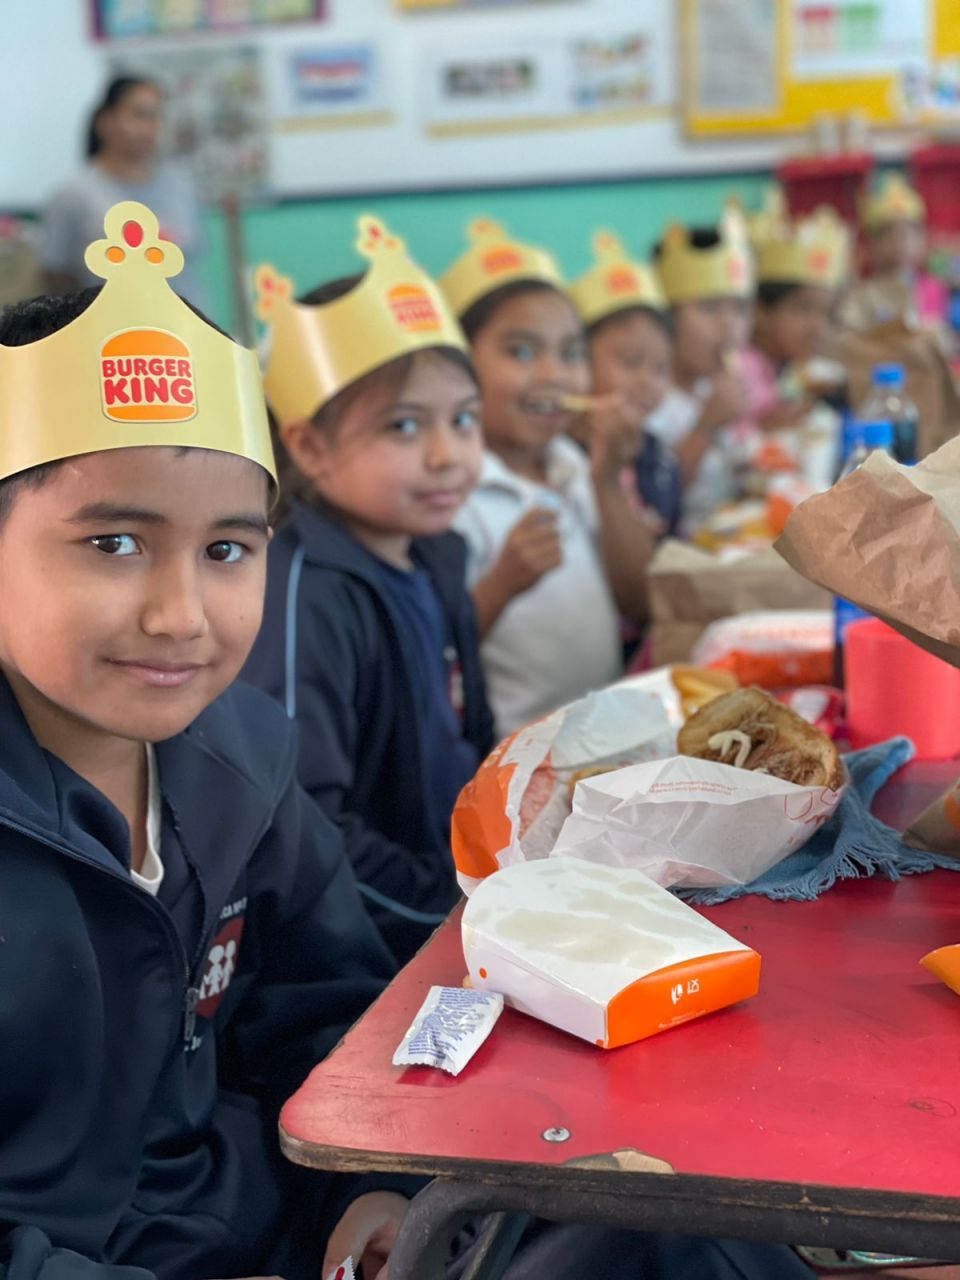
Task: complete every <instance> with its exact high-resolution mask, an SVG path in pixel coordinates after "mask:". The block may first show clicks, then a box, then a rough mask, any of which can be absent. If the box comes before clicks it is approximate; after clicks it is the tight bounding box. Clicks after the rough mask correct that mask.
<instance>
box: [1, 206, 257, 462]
mask: <svg viewBox="0 0 960 1280" xmlns="http://www.w3.org/2000/svg"><path fill="white" fill-rule="evenodd" d="M103 225H104V231H105V232H106V239H104V240H95V241H94V243H93V244H91V245H90V246H89V248H88V249H87V252H86V255H85V261H86V264H87V267H88V268H89V269H90V271H92V272H93V274H94V275H97V276H102V277H103V278H104V279H105V280H106V282H107V283H106V284H105V285H104V287H103V288H102V290H101V291H100V293H99V294H98V295H97V297H96V298H95V299H94V301H93V302H92V303H91V304H90V306H89V307H88V308H87V309H86V311H84V312H83V313H82V314H81V315H79V316H78V317H77V318H76V320H74V321H73V323H72V324H69V325H67V326H66V328H64V329H60V330H58V331H57V332H56V333H52V334H50V335H49V337H46V338H40V339H39V340H38V341H37V342H31V343H29V344H28V345H27V346H22V347H6V346H3V345H0V413H2V415H3V432H2V434H0V479H5V478H6V477H7V476H12V475H16V474H17V472H19V471H25V470H26V469H27V468H28V467H36V466H40V465H41V464H42V463H45V462H56V461H59V460H60V459H62V458H72V457H76V456H78V455H79V454H84V453H98V452H100V451H101V450H104V449H126V448H132V447H135V446H140V445H174V446H184V445H186V446H192V447H194V448H202V449H216V450H219V451H220V452H222V453H234V454H238V455H239V456H240V457H243V458H249V459H250V460H251V461H252V462H256V463H258V464H259V465H260V466H261V467H263V468H264V470H265V471H267V472H268V473H269V474H270V476H272V477H274V478H276V472H275V470H274V462H273V449H272V447H271V444H270V430H269V426H268V423H267V414H266V408H265V405H264V401H263V387H262V385H261V382H260V369H259V364H258V361H257V356H256V352H254V351H248V350H247V349H246V348H244V347H240V346H238V345H237V344H236V343H235V342H233V341H232V340H231V339H230V338H228V337H226V336H225V335H224V334H221V333H218V332H217V330H216V329H214V328H213V327H212V326H211V325H209V324H208V323H207V322H206V321H205V320H204V319H202V318H201V317H200V316H198V315H197V314H196V313H195V312H193V311H192V310H191V309H190V307H188V306H187V304H186V303H185V302H183V301H182V300H181V299H180V298H178V297H177V295H176V294H175V293H174V292H173V290H172V289H171V287H170V285H169V284H168V283H167V281H168V279H169V277H171V276H175V275H177V274H178V273H179V272H180V271H181V270H182V269H183V254H182V253H181V251H180V249H179V248H178V247H177V246H176V245H175V244H173V243H172V242H171V241H169V240H162V239H161V238H160V232H159V228H158V225H157V219H156V217H155V216H154V214H153V213H152V212H151V211H150V210H149V209H147V208H146V207H145V206H144V205H142V204H138V203H136V202H135V201H133V200H125V201H123V202H122V203H120V204H115V205H114V206H113V208H112V209H110V210H109V212H108V213H107V214H106V217H105V218H104V223H103Z"/></svg>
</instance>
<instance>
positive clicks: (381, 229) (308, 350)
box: [254, 215, 467, 423]
mask: <svg viewBox="0 0 960 1280" xmlns="http://www.w3.org/2000/svg"><path fill="white" fill-rule="evenodd" d="M357 229H358V232H359V234H358V238H357V242H356V247H357V250H358V252H359V253H361V254H362V255H363V256H364V257H365V258H368V259H369V261H370V267H369V269H368V271H367V272H366V274H365V275H364V277H363V279H362V280H360V281H359V282H358V284H357V285H356V287H355V288H353V289H351V290H350V292H349V293H345V294H344V295H343V297H340V298H336V299H334V301H332V302H324V303H319V304H317V305H315V306H311V305H308V304H305V303H298V302H296V301H295V300H294V297H293V285H292V284H291V282H290V280H288V279H287V278H286V277H285V276H280V275H277V273H276V271H274V269H273V267H271V266H268V265H266V264H264V265H263V266H260V267H258V268H257V270H256V273H255V275H254V284H255V286H256V290H257V299H258V301H257V314H258V315H259V317H260V319H261V320H264V321H266V322H268V323H269V325H270V329H271V332H270V355H269V359H268V363H267V371H266V374H265V375H264V386H265V387H266V391H267V399H268V400H269V402H270V407H271V409H272V410H273V412H274V413H275V414H276V416H277V418H278V420H279V421H280V422H281V423H288V422H297V421H303V420H306V419H309V418H312V417H313V415H314V414H315V413H316V412H317V410H318V409H320V408H322V407H323V405H325V404H327V402H328V401H330V400H332V399H333V397H334V396H335V395H336V394H337V392H338V391H342V390H343V389H344V387H347V386H349V385H350V384H351V383H352V382H356V381H357V379H358V378H362V377H363V375H364V374H366V373H370V372H372V371H373V370H374V369H379V368H380V367H381V366H382V365H385V364H389V362H390V361H391V360H396V359H398V358H399V357H401V356H406V355H412V354H413V353H415V352H417V351H423V350H425V349H426V348H428V347H454V348H456V349H457V350H458V351H466V350H467V342H466V339H465V338H464V336H463V333H462V331H461V329H460V326H459V325H458V324H457V322H456V320H455V319H454V317H453V316H452V315H451V314H450V310H449V308H448V307H447V304H446V302H445V301H444V298H443V296H442V294H441V293H440V290H439V289H438V288H437V285H436V284H435V283H434V281H433V280H431V279H430V277H429V276H428V275H427V274H426V272H425V271H423V270H422V269H421V268H420V267H418V266H417V265H416V263H414V262H411V260H410V259H409V258H408V257H407V251H406V246H405V244H404V242H403V241H402V240H401V239H400V238H399V236H395V235H392V234H391V233H390V232H389V231H388V230H387V228H386V227H385V226H384V225H383V223H382V222H381V221H380V220H379V219H378V218H374V217H371V216H370V215H364V216H363V217H361V218H360V219H359V220H358V222H357Z"/></svg>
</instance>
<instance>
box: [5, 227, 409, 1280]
mask: <svg viewBox="0 0 960 1280" xmlns="http://www.w3.org/2000/svg"><path fill="white" fill-rule="evenodd" d="M106 232H107V238H106V239H105V240H102V241H98V242H96V243H95V244H93V245H91V246H90V248H89V250H88V251H87V262H88V265H89V266H90V268H91V270H93V271H95V272H96V273H97V274H99V275H101V276H103V277H105V278H106V279H107V281H108V283H107V284H106V285H105V286H104V287H103V288H102V289H100V290H88V291H87V292H86V293H85V294H80V295H77V296H75V297H72V298H60V299H52V298H40V299H35V300H34V301H32V302H29V303H23V304H21V305H20V306H18V307H15V308H11V309H10V310H8V311H7V312H6V313H5V314H4V316H3V317H2V319H0V413H2V422H3V430H2V432H0V581H2V584H3V609H2V611H0V709H2V710H0V714H2V724H3V733H2V734H0V828H2V832H0V841H2V845H0V848H2V857H0V944H2V945H0V956H2V963H3V975H4V976H3V982H2V994H0V1046H2V1048H0V1054H2V1060H0V1061H2V1065H0V1223H2V1224H3V1227H2V1230H0V1263H5V1264H6V1266H5V1268H4V1267H3V1266H0V1272H3V1274H5V1275H7V1276H8V1277H10V1278H11V1280H12V1278H13V1277H17V1280H20V1278H21V1277H22V1278H25V1280H26V1278H29V1280H32V1278H33V1277H38V1278H39V1277H42V1280H60V1278H61V1277H67V1276H69V1277H71V1278H76V1280H80V1278H81V1277H84V1278H85V1277H89V1278H90V1280H108V1278H109V1280H121V1278H122V1280H148V1277H150V1276H164V1277H190V1278H191V1280H201V1278H202V1277H217V1276H219V1277H225V1276H252V1275H255V1274H256V1275H262V1274H266V1273H268V1272H269V1273H272V1272H278V1273H280V1274H282V1275H283V1276H284V1277H285V1280H299V1278H300V1277H304V1278H306V1277H308V1276H309V1277H311V1278H315V1277H317V1276H320V1275H324V1274H326V1269H327V1267H328V1266H329V1265H331V1264H335V1263H337V1262H339V1261H341V1260H342V1258H343V1257H344V1256H345V1255H346V1254H347V1253H352V1254H353V1255H354V1256H355V1257H356V1258H357V1259H358V1261H359V1259H360V1257H361V1256H362V1255H364V1254H366V1261H367V1265H368V1269H369V1270H368V1273H369V1274H370V1275H372V1276H373V1275H376V1273H377V1271H378V1270H379V1267H380V1264H381V1262H383V1261H385V1258H386V1255H387V1253H388V1251H389V1247H390V1243H391V1240H392V1235H393V1233H394V1231H395V1228H396V1224H397V1222H398V1220H399V1217H400V1215H401V1214H402V1210H403V1208H404V1205H405V1201H404V1200H403V1199H402V1198H401V1197H400V1196H399V1195H395V1194H393V1193H392V1192H389V1191H384V1190H375V1189H373V1188H371V1186H370V1185H369V1184H364V1183H363V1182H361V1181H360V1180H358V1179H351V1178H340V1177H332V1176H331V1177H324V1176H322V1175H321V1176H319V1177H318V1176H317V1175H307V1174H305V1173H304V1172H303V1171H300V1170H296V1169H295V1168H294V1167H293V1166H292V1165H289V1164H287V1163H286V1162H285V1161H284V1160H283V1159H282V1157H281V1155H280V1152H279V1150H278V1144H277V1136H276V1123H277V1115H278V1111H279V1107H280V1105H281V1103H282V1102H283V1101H284V1099H285V1098H286V1097H287V1096H288V1095H289V1094H290V1092H291V1091H292V1090H293V1089H294V1088H296V1086H297V1085H298V1084H299V1083H300V1081H301V1080H302V1079H303V1077H304V1076H305V1075H306V1073H307V1072H308V1071H309V1070H310V1069H311V1067H312V1066H313V1065H314V1064H315V1063H316V1062H317V1061H318V1060H319V1059H320V1058H321V1057H322V1056H323V1055H324V1054H325V1053H326V1052H327V1051H328V1050H329V1049H330V1048H331V1047H332V1045H333V1044H334V1043H335V1042H336V1040H337V1038H338V1037H339V1035H340V1034H341V1032H342V1030H343V1029H344V1028H345V1027H346V1026H348V1025H349V1024H350V1023H351V1021H352V1020H353V1019H354V1018H355V1017H357V1016H358V1015H359V1014H360V1013H361V1012H362V1010H363V1009H364V1008H365V1007H366V1006H367V1005H368V1004H369V1003H370V1001H371V1000H372V999H373V998H374V997H375V996H376V995H377V993H378V992H379V990H380V989H381V987H382V985H383V982H384V979H385V978H386V977H387V976H388V974H389V970H390V962H389V959H388V957H387V955H386V953H385V952H384V950H383V948H382V946H381V944H380V942H379V939H378V938H377V936H376V934H375V932H374V931H373V929H372V927H371V925H370V924H369V922H368V920H367V917H366V913H365V912H364V910H363V907H362V905H361V904H360V901H359V899H358V897H357V893H356V889H355V886H354V882H353V879H352V876H351V873H350V869H349V866H348V864H347V863H346V861H345V859H344V856H343V853H342V849H341V844H340V840H339V837H338V835H337V834H336V833H335V832H334V830H333V828H332V827H331V826H330V825H329V824H328V823H327V821H326V819H325V818H324V817H323V816H322V814H320V813H319V812H318V810H317V809H316V808H315V807H314V806H313V805H312V804H311V802H310V801H309V800H307V799H306V797H305V796H304V795H303V793H302V792H301V791H300V790H299V788H298V786H297V784H296V751H295V745H294V736H293V732H292V731H291V729H290V727H289V726H288V723H287V720H286V717H285V716H284V715H283V712H282V710H281V709H280V708H278V707H277V706H276V705H275V704H274V703H273V702H271V701H270V700H269V699H267V698H265V697H263V696H262V695H260V694H259V693H257V692H256V691H254V690H252V689H249V688H247V687H246V686H244V685H240V684H237V685H234V686H233V687H231V688H228V686H230V685H231V683H232V681H233V679H234V677H235V676H236V674H237V672H238V671H239V669H240V667H241V666H242V664H243V662H244V660H245V659H246V656H247V653H248V651H249V649H250V646H251V645H252V643H253V639H254V637H255V635H256V631H257V628H258V626H259V623H260V616H261V611H262V603H263V591H264V570H265V561H266V546H267V540H268V525H267V514H268V508H269V504H270V502H271V500H272V490H273V485H274V480H273V459H272V454H271V450H270V443H269V432H268V428H267V421H266V414H265V410H264V406H263V400H262V394H261V390H260V383H259V374H258V370H257V365H256V358H255V356H254V354H253V353H252V352H248V351H244V350H243V349H241V348H239V347H237V346H236V345H235V344H234V343H232V342H231V341H230V340H229V339H228V338H227V337H226V336H224V335H221V334H219V333H218V332H217V331H216V330H214V329H213V328H212V327H211V326H210V325H208V324H207V323H206V322H205V321H204V320H203V319H202V317H199V316H198V315H197V314H195V313H194V312H193V311H192V310H191V309H190V308H189V307H187V305H186V304H185V303H183V302H182V301H180V299H178V298H177V297H176V295H175V294H174V293H173V292H172V291H171V289H170V288H169V286H168V284H167V277H168V276H172V275H175V274H176V273H177V271H178V270H179V268H180V266H181V265H182V255H181V253H180V251H179V249H177V248H176V246H175V245H173V244H171V243H170V242H168V241H164V240H162V239H160V237H159V235H158V231H157V223H156V219H155V218H154V217H153V215H152V214H151V213H150V212H149V210H147V209H145V208H144V207H143V206H140V205H137V204H133V203H125V204H122V205H118V206H115V207H114V209H113V210H111V212H110V213H109V214H108V215H107V218H106ZM375 1185H376V1186H377V1187H380V1188H382V1187H383V1186H384V1183H383V1182H378V1183H376V1184H375ZM331 1232H332V1233H333V1238H332V1240H331ZM328 1240H330V1244H329V1251H330V1256H328V1257H326V1258H325V1257H324V1251H325V1242H326V1241H328ZM341 1249H342V1252H339V1256H337V1254H338V1251H339V1250H341Z"/></svg>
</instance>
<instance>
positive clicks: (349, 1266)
mask: <svg viewBox="0 0 960 1280" xmlns="http://www.w3.org/2000/svg"><path fill="white" fill-rule="evenodd" d="M327 1280H356V1275H355V1273H354V1270H353V1259H352V1258H345V1259H344V1261H343V1262H341V1263H340V1265H339V1267H334V1269H333V1270H332V1271H331V1272H330V1274H329V1275H328V1276H327Z"/></svg>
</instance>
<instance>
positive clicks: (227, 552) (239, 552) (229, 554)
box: [207, 542, 244, 564]
mask: <svg viewBox="0 0 960 1280" xmlns="http://www.w3.org/2000/svg"><path fill="white" fill-rule="evenodd" d="M243 551H244V548H243V547H242V546H241V544H240V543H239V542H211V543H210V545H209V547H207V555H208V556H209V557H210V559H211V560H216V561H217V563H218V564H236V563H237V561H238V560H240V559H242V557H243Z"/></svg>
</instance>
